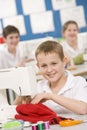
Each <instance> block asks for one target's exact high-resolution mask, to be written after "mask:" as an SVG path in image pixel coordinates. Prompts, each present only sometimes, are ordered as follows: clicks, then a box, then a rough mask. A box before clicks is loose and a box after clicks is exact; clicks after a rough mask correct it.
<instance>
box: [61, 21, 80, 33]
mask: <svg viewBox="0 0 87 130" xmlns="http://www.w3.org/2000/svg"><path fill="white" fill-rule="evenodd" d="M70 24H75V25H76V27H77V29H78V31H79V27H78V24H77V22H75V21H73V20H69V21H67V22H65V23H64V25H63V27H62V32H65V31H66V29H67V28H68V26H69V25H70Z"/></svg>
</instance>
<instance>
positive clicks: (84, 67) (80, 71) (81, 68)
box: [70, 63, 87, 79]
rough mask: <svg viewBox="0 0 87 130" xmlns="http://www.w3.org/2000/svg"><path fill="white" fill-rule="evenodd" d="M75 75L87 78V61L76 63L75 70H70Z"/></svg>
mask: <svg viewBox="0 0 87 130" xmlns="http://www.w3.org/2000/svg"><path fill="white" fill-rule="evenodd" d="M70 71H71V73H72V74H73V75H75V76H83V77H84V78H86V79H87V63H84V64H81V65H77V66H76V69H75V70H70Z"/></svg>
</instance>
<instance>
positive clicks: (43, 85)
mask: <svg viewBox="0 0 87 130" xmlns="http://www.w3.org/2000/svg"><path fill="white" fill-rule="evenodd" d="M36 59H37V66H38V67H39V69H40V71H41V73H42V75H43V76H44V78H45V80H43V81H40V82H39V83H38V86H37V90H38V94H37V95H36V96H35V97H34V98H33V99H32V101H31V103H34V104H35V103H39V102H43V101H44V104H45V105H47V106H48V107H50V108H51V109H53V110H54V111H55V112H56V113H69V112H75V113H78V114H87V83H86V81H85V79H84V78H82V77H80V76H77V77H75V76H73V75H72V74H71V73H70V72H69V71H67V70H65V65H66V62H67V61H66V57H64V53H63V48H62V46H61V45H60V44H59V43H57V42H56V41H46V42H44V43H42V44H41V45H40V46H39V47H38V48H37V50H36Z"/></svg>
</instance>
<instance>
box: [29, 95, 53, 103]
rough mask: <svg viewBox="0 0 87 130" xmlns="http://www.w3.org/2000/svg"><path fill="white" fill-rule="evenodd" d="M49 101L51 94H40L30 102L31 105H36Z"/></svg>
mask: <svg viewBox="0 0 87 130" xmlns="http://www.w3.org/2000/svg"><path fill="white" fill-rule="evenodd" d="M50 99H51V93H40V94H37V95H36V96H35V97H34V98H33V99H32V101H31V103H32V104H37V103H39V102H44V101H46V100H50Z"/></svg>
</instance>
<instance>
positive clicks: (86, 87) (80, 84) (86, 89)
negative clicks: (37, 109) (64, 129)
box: [38, 71, 87, 113]
mask: <svg viewBox="0 0 87 130" xmlns="http://www.w3.org/2000/svg"><path fill="white" fill-rule="evenodd" d="M67 74H68V78H67V81H66V84H65V86H64V87H63V88H62V89H61V90H60V92H59V93H58V95H63V96H65V97H69V98H73V99H76V100H80V101H84V102H87V83H86V81H85V79H84V78H82V77H80V76H77V77H75V76H73V75H72V74H71V73H70V72H69V71H67ZM38 92H39V93H42V92H48V93H52V91H51V89H50V87H49V84H48V81H47V80H43V81H39V82H38ZM44 104H45V105H46V106H48V107H50V108H51V109H53V110H54V111H55V112H56V113H70V112H71V111H70V110H68V109H66V108H64V107H62V106H60V105H58V104H57V103H55V102H53V101H51V100H48V101H46V102H45V103H44Z"/></svg>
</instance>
